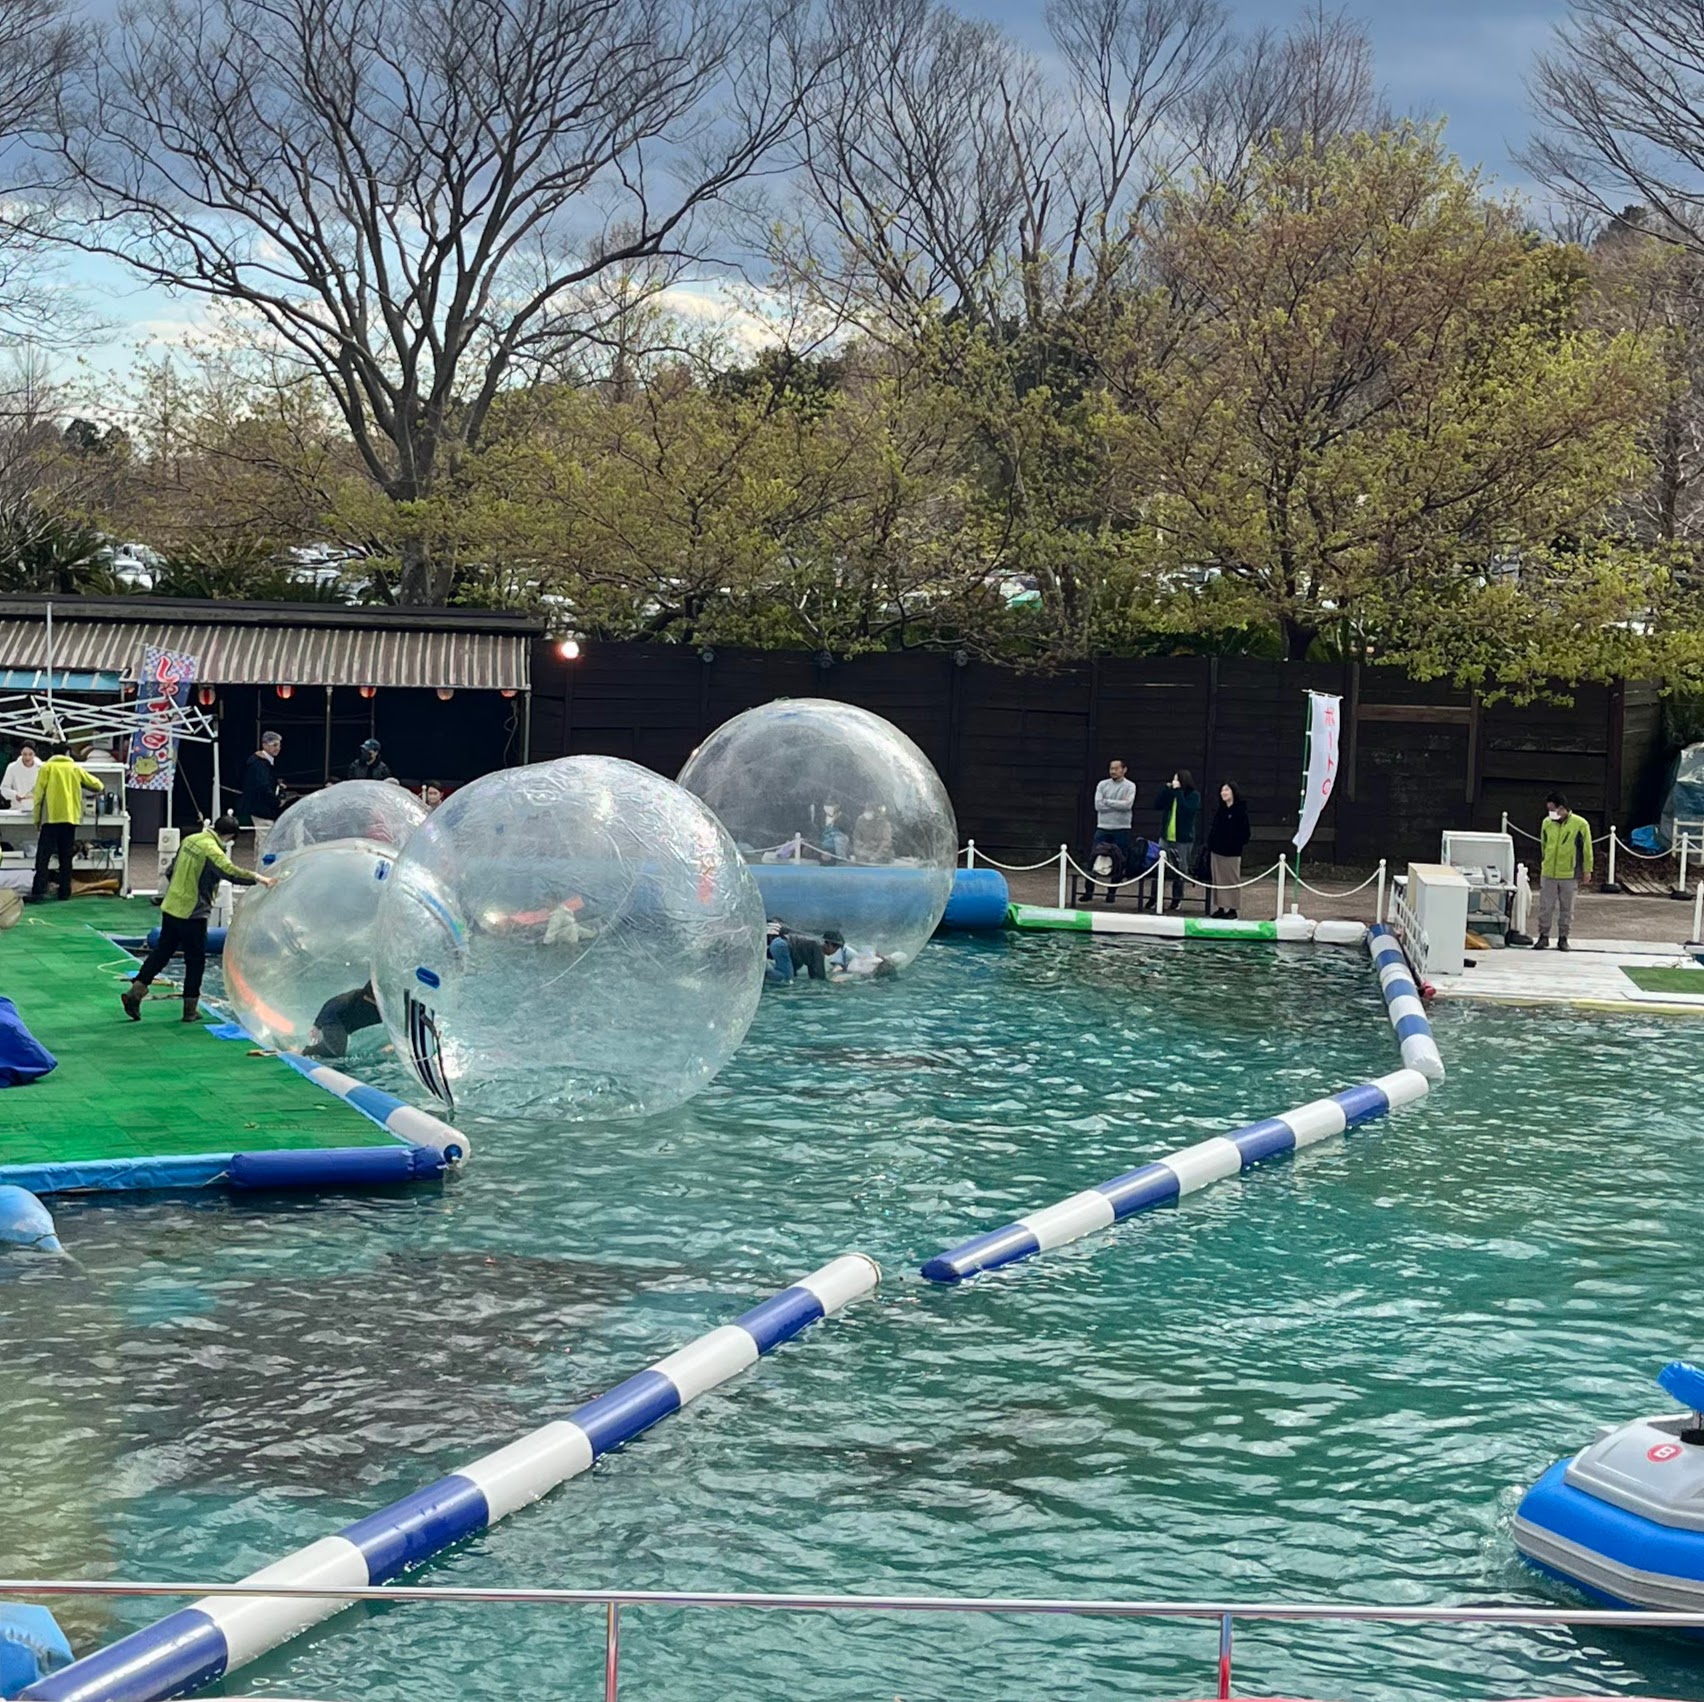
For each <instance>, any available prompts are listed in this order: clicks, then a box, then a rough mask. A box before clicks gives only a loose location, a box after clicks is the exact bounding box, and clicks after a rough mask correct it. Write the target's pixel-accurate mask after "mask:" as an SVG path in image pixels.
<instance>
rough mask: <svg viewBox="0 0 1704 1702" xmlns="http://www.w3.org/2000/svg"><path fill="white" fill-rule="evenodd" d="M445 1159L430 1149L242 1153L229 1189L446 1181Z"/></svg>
mask: <svg viewBox="0 0 1704 1702" xmlns="http://www.w3.org/2000/svg"><path fill="white" fill-rule="evenodd" d="M445 1168H446V1163H445V1159H444V1155H443V1154H442V1153H441V1152H438V1151H436V1150H435V1149H434V1148H432V1147H424V1146H394V1147H388V1146H375V1147H360V1146H358V1147H332V1148H330V1149H329V1150H325V1151H321V1152H239V1153H237V1154H236V1155H235V1156H234V1157H233V1158H232V1160H231V1166H230V1172H229V1174H230V1180H231V1186H232V1187H233V1188H236V1189H259V1188H268V1189H271V1188H278V1189H283V1188H378V1187H385V1186H387V1185H389V1184H392V1183H397V1182H421V1181H426V1180H428V1179H430V1178H431V1177H434V1176H442V1175H443V1174H444V1170H445Z"/></svg>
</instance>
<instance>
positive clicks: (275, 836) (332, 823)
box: [261, 780, 432, 869]
mask: <svg viewBox="0 0 1704 1702" xmlns="http://www.w3.org/2000/svg"><path fill="white" fill-rule="evenodd" d="M431 813H432V812H431V811H430V810H429V809H427V807H426V806H425V805H424V804H423V803H421V801H420V800H419V799H418V798H417V797H415V795H414V794H413V793H412V792H405V791H403V789H402V788H401V787H400V786H392V785H391V784H390V782H389V781H386V780H340V781H338V783H337V784H336V785H335V786H327V787H325V788H323V789H322V790H321V791H318V792H310V793H309V794H308V795H307V797H305V798H298V799H297V800H296V802H295V803H293V804H292V805H291V806H290V807H289V809H287V810H286V811H285V812H284V813H283V815H281V816H280V817H279V818H278V820H277V821H276V822H275V823H274V824H273V827H272V831H271V832H270V833H269V834H268V835H267V836H266V845H265V849H264V852H263V854H262V856H261V864H262V866H263V867H264V868H267V869H270V868H271V867H272V864H273V863H274V862H276V861H277V859H278V858H280V857H282V856H283V855H284V854H285V853H286V852H289V851H299V850H300V849H301V848H302V847H303V846H304V845H321V844H324V843H325V841H327V840H328V839H371V840H374V841H376V842H377V843H378V844H380V845H388V846H390V847H391V849H392V850H393V851H400V850H401V849H402V848H403V846H404V845H406V844H407V843H408V836H409V835H410V834H411V833H413V831H414V830H415V828H417V827H418V826H419V825H420V824H421V822H423V821H424V820H425V819H426V818H427V816H429V815H430V814H431Z"/></svg>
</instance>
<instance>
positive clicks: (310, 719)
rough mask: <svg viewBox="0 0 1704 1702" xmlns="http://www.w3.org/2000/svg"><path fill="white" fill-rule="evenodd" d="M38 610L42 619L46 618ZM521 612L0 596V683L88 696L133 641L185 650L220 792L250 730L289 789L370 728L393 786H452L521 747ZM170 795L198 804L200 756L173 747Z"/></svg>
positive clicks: (527, 659) (525, 703) (528, 682)
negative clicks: (279, 743)
mask: <svg viewBox="0 0 1704 1702" xmlns="http://www.w3.org/2000/svg"><path fill="white" fill-rule="evenodd" d="M50 617H51V618H50ZM544 635H545V626H544V623H543V622H542V621H540V620H538V619H537V618H536V617H533V616H529V615H519V614H510V613H507V612H503V611H489V610H469V609H417V608H367V607H351V606H348V605H345V604H334V603H247V602H214V601H199V600H192V599H178V598H161V597H42V596H0V689H4V690H12V691H42V690H46V689H47V687H48V683H49V680H50V679H51V681H52V689H53V691H54V692H55V693H64V694H66V695H67V696H68V697H73V698H75V697H78V696H82V697H85V698H88V699H91V700H92V699H95V698H100V697H104V698H105V699H106V700H107V701H109V702H110V701H111V699H112V698H113V697H114V696H117V697H123V696H127V695H129V694H130V693H131V692H133V691H134V688H135V685H136V681H137V678H138V674H139V672H140V668H141V662H142V657H143V654H144V652H145V651H146V650H148V649H149V648H159V649H162V650H171V651H176V652H179V653H182V654H186V655H190V656H193V657H194V658H195V662H196V670H195V680H196V686H195V691H196V696H197V701H198V702H199V703H200V704H201V705H202V706H204V707H206V708H207V709H208V711H209V713H210V714H212V715H214V717H215V718H216V720H217V723H218V728H219V739H218V745H219V753H220V767H221V771H222V776H223V780H224V783H225V785H224V789H225V792H226V794H227V796H226V799H225V801H226V802H229V801H230V799H229V794H230V791H231V789H232V788H233V787H234V786H235V783H236V780H237V777H238V776H240V775H241V773H242V769H243V764H244V762H245V760H246V758H247V756H248V753H249V752H250V751H252V750H253V749H254V748H255V746H256V744H257V743H258V741H259V737H260V734H261V733H262V732H264V731H274V732H277V733H279V734H280V736H281V737H282V738H283V740H284V752H283V755H282V757H281V759H280V762H279V769H280V772H281V774H282V775H283V777H284V779H285V781H286V783H288V784H290V785H292V786H296V787H303V788H307V787H312V786H317V785H323V784H324V783H325V782H326V781H328V780H330V779H332V778H334V777H336V776H338V775H341V774H342V773H344V772H345V770H346V769H347V767H348V764H349V762H350V761H351V760H352V759H353V757H354V754H355V752H356V750H357V749H358V748H359V746H360V744H361V741H362V740H363V739H366V738H376V739H378V740H379V741H380V744H381V746H382V747H383V755H384V759H385V761H386V762H387V763H388V764H389V765H390V767H391V768H392V769H393V770H394V772H395V773H396V775H397V777H398V778H399V779H400V780H402V781H403V783H404V784H408V785H416V786H418V785H420V784H422V783H424V782H425V781H428V780H433V781H437V782H439V783H440V784H442V785H446V786H454V785H458V784H460V783H462V782H464V781H466V780H469V779H472V778H474V777H475V776H476V775H478V774H483V773H485V772H487V771H488V770H490V769H492V768H498V767H502V766H503V765H504V764H506V763H515V762H525V761H527V760H528V756H529V748H530V732H531V727H530V718H531V686H532V655H533V648H534V645H535V644H536V643H537V642H538V641H539V640H540V639H541V638H543V637H544ZM180 786H181V787H182V788H183V790H182V791H181V792H180V796H179V800H178V802H179V806H180V808H181V809H183V810H185V811H190V810H195V811H203V810H205V809H206V808H207V806H208V801H209V799H210V797H211V792H212V786H213V776H212V772H211V755H210V753H208V752H202V753H199V754H198V753H197V752H195V751H193V750H192V749H190V748H188V747H186V748H184V749H183V751H182V752H181V761H180Z"/></svg>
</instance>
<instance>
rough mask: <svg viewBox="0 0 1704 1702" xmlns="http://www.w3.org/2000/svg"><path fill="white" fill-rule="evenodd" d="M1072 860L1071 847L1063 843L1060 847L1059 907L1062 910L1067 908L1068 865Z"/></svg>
mask: <svg viewBox="0 0 1704 1702" xmlns="http://www.w3.org/2000/svg"><path fill="white" fill-rule="evenodd" d="M1070 861H1071V852H1070V848H1069V847H1068V846H1064V845H1061V846H1060V847H1059V908H1060V909H1061V910H1063V909H1064V908H1065V900H1066V898H1067V897H1068V896H1069V894H1068V893H1067V891H1066V888H1065V879H1066V867H1067V865H1068V864H1069V863H1070Z"/></svg>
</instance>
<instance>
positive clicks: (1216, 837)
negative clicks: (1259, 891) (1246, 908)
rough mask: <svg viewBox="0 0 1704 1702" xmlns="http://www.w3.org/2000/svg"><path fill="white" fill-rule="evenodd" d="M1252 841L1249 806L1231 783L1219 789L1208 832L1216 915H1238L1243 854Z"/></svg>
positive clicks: (1208, 851) (1228, 782)
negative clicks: (1216, 806)
mask: <svg viewBox="0 0 1704 1702" xmlns="http://www.w3.org/2000/svg"><path fill="white" fill-rule="evenodd" d="M1248 841H1249V826H1248V805H1246V804H1245V803H1244V802H1243V801H1242V799H1241V798H1239V797H1238V796H1237V789H1236V787H1235V786H1234V785H1233V784H1232V783H1231V782H1230V781H1229V780H1227V781H1226V782H1225V783H1224V785H1223V786H1221V787H1220V788H1219V807H1218V809H1217V810H1216V811H1214V814H1213V825H1212V826H1211V827H1210V828H1208V830H1207V856H1208V858H1209V859H1210V862H1211V865H1212V881H1213V886H1212V891H1211V892H1210V894H1209V898H1210V899H1211V901H1212V903H1213V914H1214V915H1215V916H1219V917H1224V918H1234V917H1235V916H1236V913H1237V897H1238V893H1237V889H1238V888H1239V887H1240V886H1241V885H1242V854H1243V851H1244V849H1245V847H1246V846H1247V845H1248Z"/></svg>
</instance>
